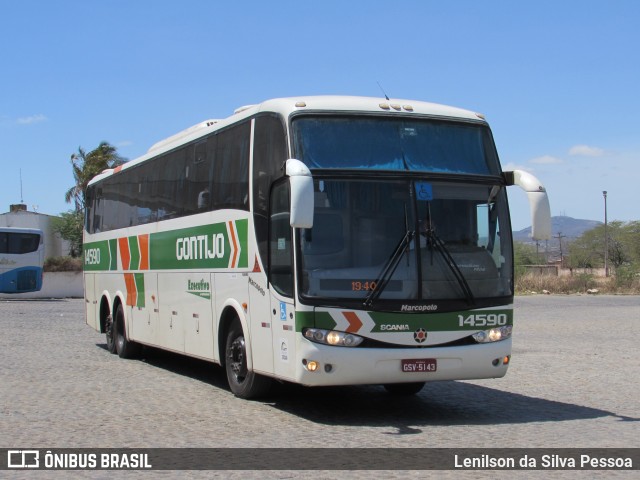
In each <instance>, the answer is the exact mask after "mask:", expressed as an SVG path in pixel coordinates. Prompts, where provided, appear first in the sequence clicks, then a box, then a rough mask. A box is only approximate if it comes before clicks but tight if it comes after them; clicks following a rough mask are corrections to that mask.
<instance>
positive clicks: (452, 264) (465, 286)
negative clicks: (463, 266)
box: [427, 230, 475, 305]
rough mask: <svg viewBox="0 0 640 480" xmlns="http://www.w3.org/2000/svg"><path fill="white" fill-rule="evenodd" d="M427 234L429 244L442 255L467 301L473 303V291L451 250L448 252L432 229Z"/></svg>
mask: <svg viewBox="0 0 640 480" xmlns="http://www.w3.org/2000/svg"><path fill="white" fill-rule="evenodd" d="M427 236H428V237H429V240H430V243H431V245H432V246H433V247H435V250H436V251H438V252H440V255H442V257H443V258H444V260H445V263H446V264H447V266H448V267H449V268H450V269H451V273H453V276H454V277H455V278H456V280H457V281H458V285H460V288H461V289H462V292H463V293H464V295H465V297H466V298H467V301H468V302H469V304H470V305H473V304H474V303H475V299H474V298H473V292H472V291H471V287H469V283H468V282H467V279H466V278H464V275H463V273H462V272H461V271H460V268H459V267H458V264H457V263H456V261H455V260H454V258H453V257H452V256H451V252H449V249H448V248H447V246H446V245H445V244H444V242H443V241H442V240H441V239H440V237H438V236H437V235H436V233H435V232H434V231H433V230H430V231H428V232H427Z"/></svg>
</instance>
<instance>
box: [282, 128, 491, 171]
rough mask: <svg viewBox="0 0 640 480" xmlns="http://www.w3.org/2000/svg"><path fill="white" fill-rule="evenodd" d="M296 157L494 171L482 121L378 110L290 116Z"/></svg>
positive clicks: (333, 165) (346, 164) (367, 165)
mask: <svg viewBox="0 0 640 480" xmlns="http://www.w3.org/2000/svg"><path fill="white" fill-rule="evenodd" d="M292 125H293V136H294V142H295V151H296V158H299V159H301V160H302V161H303V162H304V163H305V164H306V165H307V166H308V167H309V168H310V169H369V170H371V169H375V170H395V171H415V172H436V173H456V174H472V175H499V174H500V166H499V163H498V156H497V154H496V150H495V147H494V143H493V139H492V136H491V132H490V130H489V128H488V127H487V126H486V125H485V124H483V123H473V122H457V121H446V120H439V119H431V118H425V117H421V118H407V117H401V118H389V117H379V116H366V117H363V116H362V115H360V116H328V115H317V116H299V117H295V118H294V119H293V123H292Z"/></svg>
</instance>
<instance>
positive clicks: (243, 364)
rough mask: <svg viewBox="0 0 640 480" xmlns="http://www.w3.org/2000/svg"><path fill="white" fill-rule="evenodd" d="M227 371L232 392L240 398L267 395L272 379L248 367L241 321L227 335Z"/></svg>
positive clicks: (232, 325) (233, 324)
mask: <svg viewBox="0 0 640 480" xmlns="http://www.w3.org/2000/svg"><path fill="white" fill-rule="evenodd" d="M224 365H225V370H226V372H227V381H228V382H229V388H230V389H231V392H232V393H233V394H234V395H235V396H236V397H240V398H245V399H252V398H258V397H261V396H263V395H266V394H267V392H268V391H269V389H270V388H271V379H270V378H267V377H263V376H262V375H259V374H257V373H255V372H253V371H252V370H249V369H248V367H247V347H246V345H245V338H244V332H243V331H242V326H241V325H240V321H239V320H237V319H236V320H234V321H233V323H232V324H231V326H230V328H229V331H228V333H227V341H226V344H225V362H224Z"/></svg>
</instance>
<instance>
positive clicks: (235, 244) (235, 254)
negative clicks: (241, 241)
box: [229, 222, 238, 268]
mask: <svg viewBox="0 0 640 480" xmlns="http://www.w3.org/2000/svg"><path fill="white" fill-rule="evenodd" d="M229 232H231V240H232V241H233V259H232V260H231V268H235V267H236V261H237V260H238V242H237V240H236V232H235V231H234V229H233V222H229Z"/></svg>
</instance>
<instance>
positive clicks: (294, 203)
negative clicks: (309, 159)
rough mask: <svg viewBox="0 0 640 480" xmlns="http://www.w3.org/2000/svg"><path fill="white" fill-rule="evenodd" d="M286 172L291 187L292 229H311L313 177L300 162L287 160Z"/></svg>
mask: <svg viewBox="0 0 640 480" xmlns="http://www.w3.org/2000/svg"><path fill="white" fill-rule="evenodd" d="M286 165H287V166H286V172H287V176H288V177H289V184H290V187H291V219H290V224H291V226H292V227H294V228H311V227H313V208H314V205H313V177H312V176H311V171H310V170H309V168H308V167H307V166H306V165H305V164H304V163H302V162H301V161H300V160H296V159H293V158H292V159H289V160H287V163H286Z"/></svg>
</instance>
